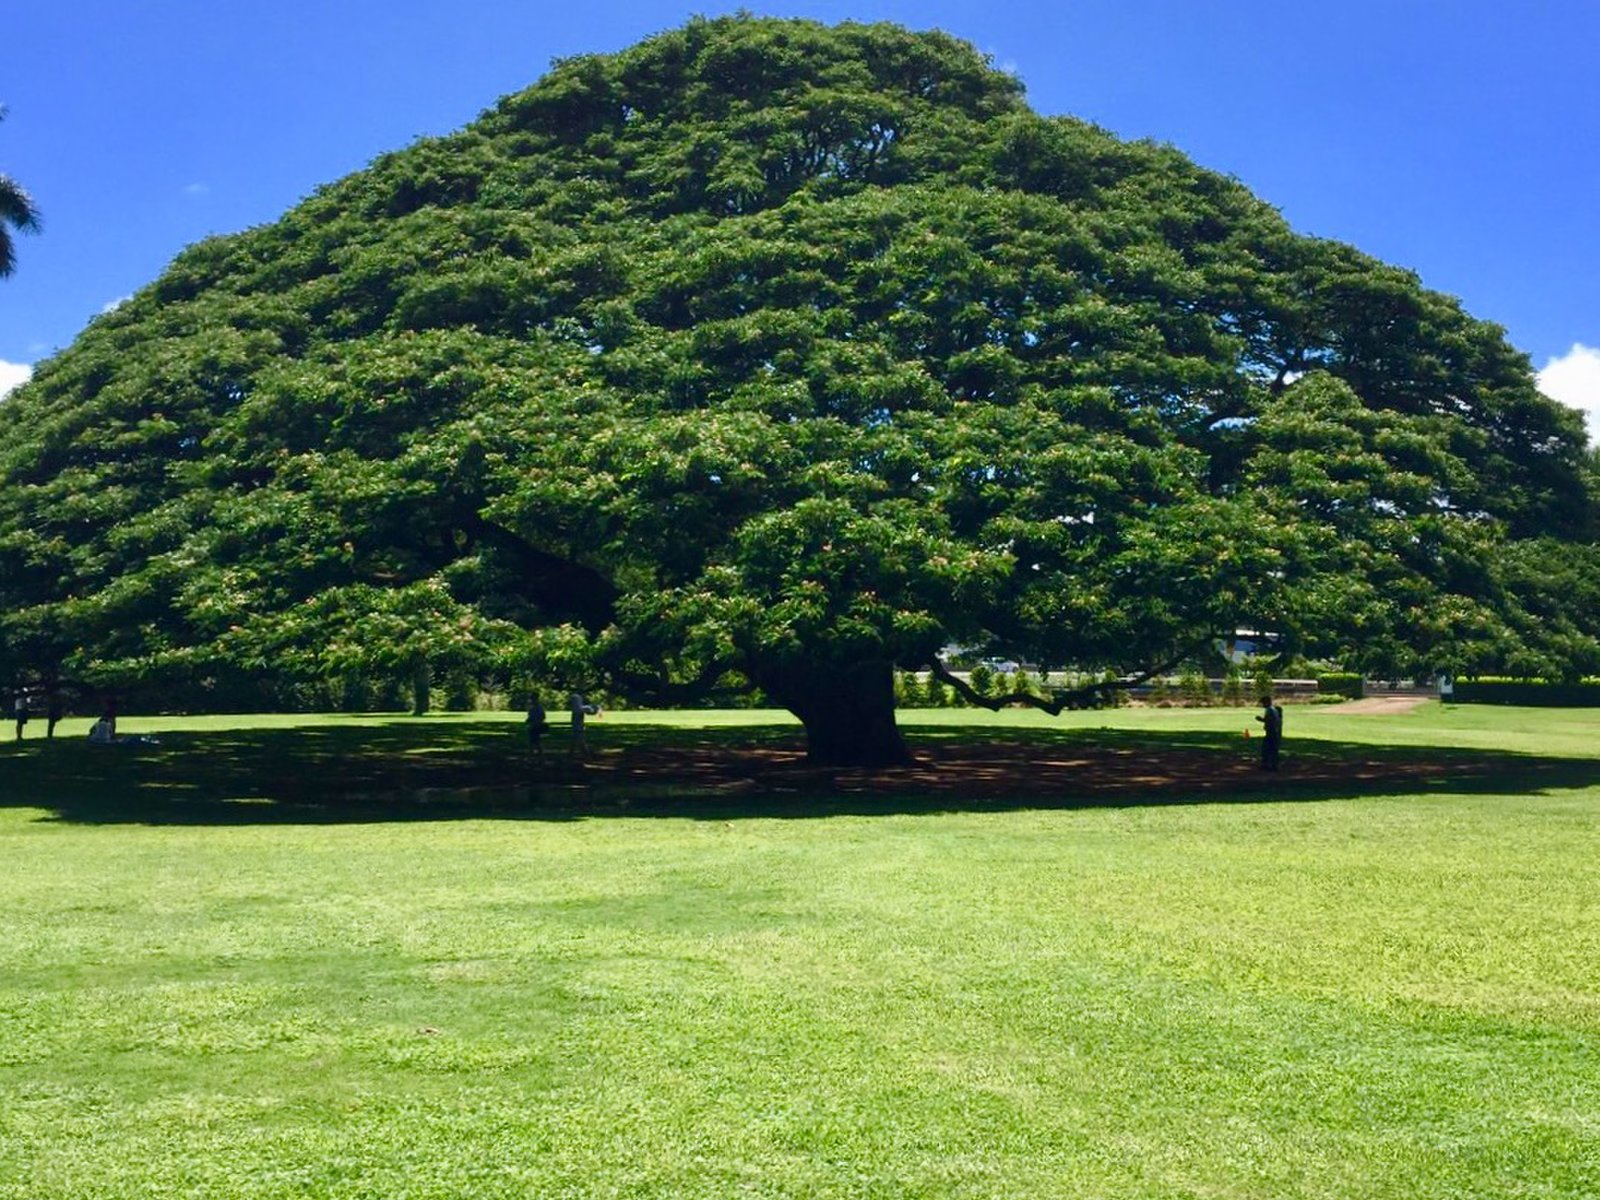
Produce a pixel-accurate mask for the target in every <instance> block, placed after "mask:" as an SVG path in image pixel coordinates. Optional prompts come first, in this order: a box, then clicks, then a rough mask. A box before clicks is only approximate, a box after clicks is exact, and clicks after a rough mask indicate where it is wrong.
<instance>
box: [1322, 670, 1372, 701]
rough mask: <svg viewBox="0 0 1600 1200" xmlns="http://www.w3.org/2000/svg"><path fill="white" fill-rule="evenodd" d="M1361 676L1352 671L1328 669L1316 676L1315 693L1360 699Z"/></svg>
mask: <svg viewBox="0 0 1600 1200" xmlns="http://www.w3.org/2000/svg"><path fill="white" fill-rule="evenodd" d="M1361 692H1362V688H1361V676H1360V675H1358V674H1357V673H1356V672H1354V671H1329V672H1327V673H1326V674H1322V675H1318V676H1317V695H1319V696H1345V697H1348V698H1349V699H1351V700H1359V699H1361Z"/></svg>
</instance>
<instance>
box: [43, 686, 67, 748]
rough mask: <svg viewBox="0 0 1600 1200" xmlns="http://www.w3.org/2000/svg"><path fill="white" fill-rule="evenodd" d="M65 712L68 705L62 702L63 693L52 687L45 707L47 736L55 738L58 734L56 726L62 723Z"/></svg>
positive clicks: (45, 733) (45, 731) (45, 730)
mask: <svg viewBox="0 0 1600 1200" xmlns="http://www.w3.org/2000/svg"><path fill="white" fill-rule="evenodd" d="M65 713H66V706H65V705H64V704H63V703H62V700H61V693H60V692H58V691H56V690H55V689H53V688H52V689H51V691H50V699H49V701H48V703H47V706H46V709H45V727H44V736H45V737H47V738H53V737H55V736H56V726H57V725H59V724H60V723H61V718H62V717H63V716H64V715H65Z"/></svg>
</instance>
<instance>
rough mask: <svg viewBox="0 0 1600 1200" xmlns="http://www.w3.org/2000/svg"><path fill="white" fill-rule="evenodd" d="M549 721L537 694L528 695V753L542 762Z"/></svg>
mask: <svg viewBox="0 0 1600 1200" xmlns="http://www.w3.org/2000/svg"><path fill="white" fill-rule="evenodd" d="M549 725H550V722H549V719H548V718H547V717H546V716H545V711H544V705H543V704H542V703H540V701H539V693H538V692H529V693H528V753H529V754H531V755H532V756H533V757H534V758H537V759H538V760H539V761H540V762H541V763H542V762H544V742H543V741H542V740H541V739H542V738H543V737H544V731H545V730H546V729H547V728H549Z"/></svg>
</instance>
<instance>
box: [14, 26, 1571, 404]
mask: <svg viewBox="0 0 1600 1200" xmlns="http://www.w3.org/2000/svg"><path fill="white" fill-rule="evenodd" d="M736 7H739V6H738V5H736V4H735V5H726V6H724V5H720V4H708V3H693V4H687V5H681V4H674V3H658V2H646V0H640V2H636V3H609V2H607V0H588V2H587V3H576V4H544V3H528V2H523V3H516V2H513V0H453V2H451V3H448V4H445V3H423V2H421V0H381V2H380V0H318V2H316V3H311V2H307V0H278V3H275V4H271V5H267V4H260V3H257V2H254V0H205V2H202V0H148V2H147V3H139V4H130V3H127V0H70V2H68V3H64V4H55V5H48V4H47V5H17V6H8V8H9V9H10V11H9V12H8V13H7V14H6V16H5V21H4V26H3V30H4V38H5V46H6V49H7V53H6V55H5V63H4V66H3V68H0V102H3V103H4V104H5V105H6V106H7V107H8V109H9V114H8V117H7V119H6V121H5V123H4V124H3V125H0V172H4V173H6V174H9V175H11V176H12V177H13V178H14V179H16V180H17V181H18V182H19V183H21V184H22V185H23V186H24V187H26V188H27V189H28V190H29V191H30V192H31V193H32V194H33V196H34V199H35V201H36V202H37V203H38V205H39V207H40V208H41V209H42V210H43V213H44V216H45V229H44V232H43V234H42V235H40V236H37V237H25V238H19V239H18V241H19V245H18V250H19V258H20V264H19V267H18V270H17V273H16V274H15V275H14V276H12V277H11V278H10V279H9V280H4V281H0V390H3V388H4V387H5V386H7V384H8V383H9V382H11V381H13V380H15V379H16V378H18V377H20V376H21V375H23V374H25V371H26V368H27V366H28V364H31V363H33V362H36V361H37V360H39V359H40V358H43V357H45V356H47V355H49V354H50V353H52V352H53V351H54V350H55V349H58V348H60V347H62V346H65V345H66V344H68V343H69V342H70V341H71V340H72V339H73V337H74V336H76V334H77V332H78V331H79V330H80V329H81V328H82V326H83V324H84V323H85V322H86V321H87V320H88V319H89V318H90V317H92V316H93V315H94V314H95V313H97V312H98V311H100V310H101V309H102V308H103V307H105V306H106V305H108V304H113V303H115V302H117V301H118V300H119V299H120V298H121V297H124V296H126V295H128V294H129V293H131V292H133V291H134V290H135V289H137V288H139V287H141V286H143V285H144V284H145V283H148V282H149V281H150V280H151V279H153V278H154V277H155V276H156V275H157V274H158V273H159V272H160V271H161V269H162V268H163V267H164V266H165V265H166V264H167V262H169V261H170V260H171V258H172V257H173V256H174V255H175V254H176V253H177V252H178V251H179V250H180V249H181V248H182V247H183V246H185V245H187V244H188V243H189V242H192V241H194V240H195V239H197V238H199V237H202V236H205V235H206V234H209V233H217V232H228V231H232V230H237V229H241V228H244V227H246V226H249V225H253V224H257V223H259V222H262V221H267V220H271V219H272V218H274V217H276V216H277V215H278V214H280V213H281V212H282V211H283V210H284V209H286V208H288V207H289V206H290V205H292V204H294V203H295V202H296V201H297V200H298V199H300V198H301V197H303V196H305V195H306V194H308V193H309V192H310V191H311V190H312V189H313V188H314V187H316V186H317V185H318V184H319V183H323V182H326V181H328V180H331V179H334V178H337V177H339V176H341V175H344V174H347V173H349V172H351V171H354V170H358V169H359V168H361V167H362V166H363V165H364V164H366V163H367V162H368V161H369V160H371V159H372V158H373V157H374V156H375V155H377V154H379V153H381V152H383V151H385V150H389V149H394V148H397V147H399V146H402V145H405V144H406V143H408V142H410V141H412V140H413V139H415V138H416V137H418V136H421V135H425V134H438V133H444V132H447V131H449V130H451V129H454V128H457V127H459V126H460V125H462V124H465V123H466V122H468V121H470V120H471V119H472V118H473V117H474V116H476V115H477V114H478V113H479V112H480V111H481V110H483V109H484V108H486V107H488V106H489V105H490V104H491V103H492V102H493V101H494V100H495V99H496V97H498V96H500V95H502V94H504V93H506V92H509V91H515V90H517V89H519V88H522V87H524V86H526V85H528V84H530V83H532V82H533V81H534V80H535V79H537V78H538V77H539V76H540V75H541V74H542V73H543V72H544V70H545V69H546V67H547V66H548V64H549V60H550V59H551V57H552V56H559V55H568V54H576V53H582V52H585V51H609V50H617V49H620V48H622V47H624V46H627V45H629V44H631V43H632V42H634V41H637V40H638V39H639V38H641V37H644V36H646V35H648V34H650V33H652V32H656V31H658V30H661V29H665V28H669V27H672V26H675V25H678V24H681V23H682V22H683V21H684V20H686V19H687V18H688V16H689V15H690V14H691V13H694V12H702V13H707V14H712V13H716V12H721V11H727V10H731V9H732V8H736ZM744 7H748V8H750V9H752V10H753V11H757V12H761V13H771V14H774V15H804V16H812V17H816V18H819V19H822V20H827V21H835V20H842V19H845V18H854V19H858V20H877V19H886V20H894V21H899V22H902V23H904V24H907V25H910V26H913V27H917V28H928V27H938V28H942V29H945V30H948V31H949V32H951V33H954V34H957V35H958V36H961V37H964V38H966V39H968V40H969V41H971V42H973V43H975V44H976V45H977V46H978V47H979V48H980V49H982V50H984V51H986V52H988V53H989V54H991V55H992V56H993V58H994V61H995V62H996V64H997V65H999V66H1002V67H1004V68H1006V69H1008V70H1013V71H1015V72H1016V73H1017V74H1018V75H1019V76H1020V77H1021V78H1022V79H1023V81H1024V82H1025V83H1026V85H1027V89H1028V96H1029V100H1030V102H1031V103H1032V104H1033V106H1034V107H1035V108H1036V109H1038V110H1039V111H1041V112H1046V113H1072V114H1075V115H1077V116H1080V117H1084V118H1087V119H1089V120H1092V121H1095V122H1098V123H1099V124H1101V125H1104V126H1105V127H1107V128H1109V129H1111V130H1112V131H1114V132H1116V133H1118V134H1120V135H1122V136H1125V137H1148V138H1154V139H1156V140H1159V141H1164V142H1171V143H1172V144H1174V145H1176V146H1178V147H1179V148H1181V149H1182V150H1184V151H1185V152H1186V153H1188V154H1189V155H1190V156H1191V157H1192V158H1194V159H1195V160H1197V161H1198V162H1200V163H1202V164H1204V165H1205V166H1208V167H1211V168H1214V169H1216V170H1220V171H1224V172H1227V173H1229V174H1232V175H1235V176H1237V177H1238V178H1239V179H1241V180H1243V181H1244V182H1245V183H1246V184H1247V185H1248V186H1249V187H1250V188H1251V189H1252V190H1254V191H1255V192H1256V193H1257V194H1258V195H1260V196H1262V197H1263V198H1264V199H1266V200H1268V201H1270V202H1271V203H1273V204H1275V205H1277V206H1278V207H1279V208H1280V209H1282V211H1283V212H1284V214H1285V215H1286V216H1287V217H1288V218H1289V220H1290V221H1291V223H1292V224H1293V225H1294V226H1295V227H1296V228H1298V229H1300V230H1301V231H1303V232H1306V233H1312V234H1317V235H1321V236H1326V237H1334V238H1339V239H1341V240H1344V241H1348V242H1352V243H1354V244H1355V245H1357V246H1359V247H1361V248H1362V249H1363V250H1366V251H1368V252H1370V253H1372V254H1375V255H1377V256H1378V257H1380V258H1384V259H1387V260H1388V261H1391V262H1394V263H1398V264H1400V265H1403V266H1406V267H1410V268H1412V269H1414V270H1416V271H1417V272H1418V273H1419V274H1420V275H1421V276H1422V278H1423V281H1424V282H1425V283H1426V284H1428V285H1429V286H1430V287H1434V288H1437V289H1439V290H1441V291H1445V292H1449V293H1452V294H1454V295H1457V296H1460V297H1461V298H1462V300H1463V301H1464V302H1465V303H1466V306H1467V308H1468V309H1469V310H1470V311H1471V312H1473V313H1474V314H1475V315H1477V316H1480V317H1485V318H1488V319H1490V320H1494V321H1497V322H1499V323H1500V324H1502V325H1504V326H1506V328H1507V329H1508V331H1509V332H1510V335H1511V338H1512V340H1513V341H1514V342H1515V343H1516V344H1517V345H1518V346H1519V347H1520V348H1522V349H1523V350H1524V351H1526V352H1527V353H1528V354H1529V355H1530V357H1531V358H1532V360H1533V362H1534V365H1535V367H1541V368H1548V369H1547V370H1546V372H1545V374H1544V375H1543V376H1542V378H1543V379H1544V381H1545V386H1546V390H1547V391H1550V392H1551V393H1552V394H1554V395H1557V398H1559V399H1564V400H1566V402H1568V403H1572V404H1577V405H1580V406H1590V407H1592V408H1594V409H1595V410H1596V411H1600V153H1597V151H1596V148H1597V147H1600V2H1597V0H1524V2H1522V3H1518V4H1509V3H1505V2H1504V0H1493V2H1491V0H1386V2H1380V0H1341V2H1336V3H1333V4H1330V5H1327V6H1314V5H1311V4H1302V3H1298V2H1296V0H1232V2H1231V3H1221V2H1214V0H1057V2H1055V3H997V2H992V0H991V2H990V3H974V2H965V0H923V2H920V3H904V2H900V0H855V2H853V3H831V2H814V3H774V4H759V5H758V4H756V3H753V2H751V0H746V3H745V5H744Z"/></svg>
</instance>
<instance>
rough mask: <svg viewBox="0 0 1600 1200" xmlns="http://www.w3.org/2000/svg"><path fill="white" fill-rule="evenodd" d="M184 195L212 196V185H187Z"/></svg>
mask: <svg viewBox="0 0 1600 1200" xmlns="http://www.w3.org/2000/svg"><path fill="white" fill-rule="evenodd" d="M183 194H184V195H185V196H207V195H210V194H211V185H210V184H209V183H191V184H187V185H185V186H184V189H183Z"/></svg>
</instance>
